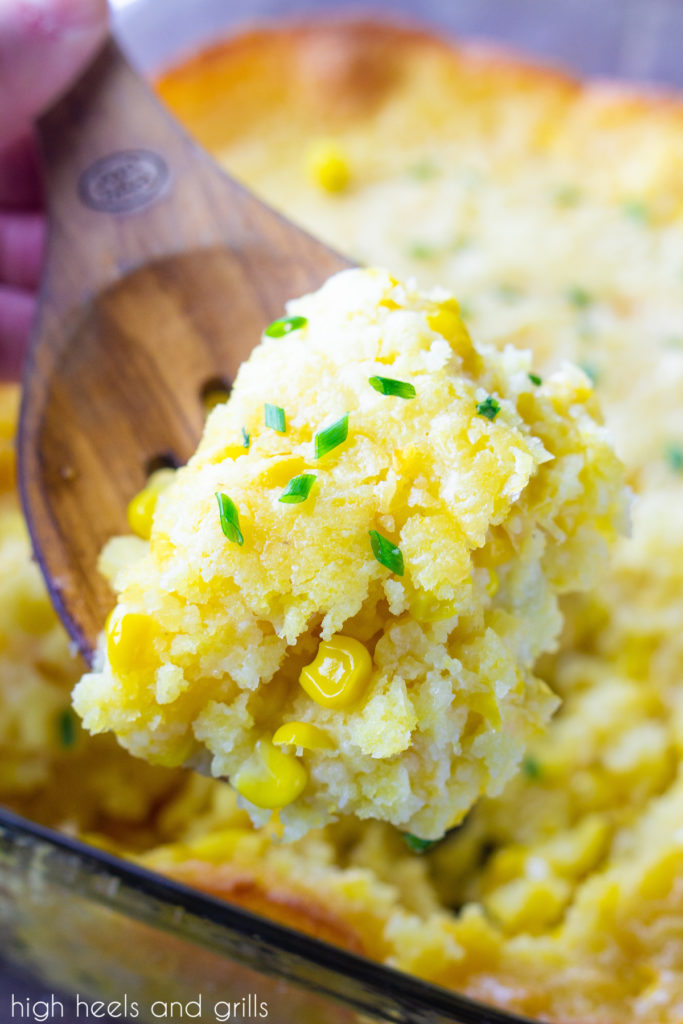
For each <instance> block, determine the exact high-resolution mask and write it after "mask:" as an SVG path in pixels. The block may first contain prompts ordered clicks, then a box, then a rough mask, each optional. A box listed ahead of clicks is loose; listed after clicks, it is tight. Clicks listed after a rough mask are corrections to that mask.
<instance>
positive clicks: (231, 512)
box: [216, 491, 244, 547]
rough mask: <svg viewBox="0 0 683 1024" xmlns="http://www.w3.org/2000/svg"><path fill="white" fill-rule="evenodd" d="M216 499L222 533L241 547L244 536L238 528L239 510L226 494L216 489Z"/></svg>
mask: <svg viewBox="0 0 683 1024" xmlns="http://www.w3.org/2000/svg"><path fill="white" fill-rule="evenodd" d="M216 501H217V502H218V512H219V514H220V517H221V529H222V530H223V533H224V534H225V536H226V537H227V538H228V540H231V541H232V542H233V544H239V545H240V547H241V546H242V544H244V537H243V536H242V531H241V530H240V517H239V512H238V511H237V508H236V506H235V503H234V501H232V499H231V498H229V497H228V496H227V494H221V493H220V491H216Z"/></svg>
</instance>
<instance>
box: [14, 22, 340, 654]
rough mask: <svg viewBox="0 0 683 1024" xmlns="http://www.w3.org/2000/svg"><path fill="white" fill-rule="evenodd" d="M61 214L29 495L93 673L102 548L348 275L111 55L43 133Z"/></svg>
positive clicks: (51, 577)
mask: <svg viewBox="0 0 683 1024" xmlns="http://www.w3.org/2000/svg"><path fill="white" fill-rule="evenodd" d="M38 134H39V138H40V143H41V146H42V152H43V157H44V164H45V183H46V196H47V205H48V214H49V238H48V247H47V259H46V266H45V272H44V277H43V283H42V291H41V298H40V308H39V313H38V317H37V321H36V327H35V330H34V334H33V338H32V342H31V348H30V353H29V357H28V362H27V367H26V373H25V377H24V390H23V404H22V410H21V423H20V430H19V481H20V488H21V496H22V501H23V504H24V510H25V513H26V518H27V520H28V526H29V530H30V532H31V537H32V541H33V547H34V551H35V555H36V558H37V560H38V562H39V563H40V566H41V568H42V571H43V574H44V576H45V579H46V580H47V585H48V587H49V590H50V594H51V596H52V600H53V602H54V605H55V607H56V609H57V611H58V613H59V614H60V616H61V618H62V620H63V622H64V624H65V625H66V627H67V629H68V631H69V633H70V635H71V637H72V639H73V640H74V641H75V643H76V645H77V646H78V649H79V650H80V652H81V654H82V655H83V656H84V657H85V658H86V660H88V661H90V660H91V658H92V653H93V651H94V648H95V644H96V640H97V636H98V634H99V632H100V631H101V629H102V627H103V624H104V621H105V617H106V615H107V612H108V611H109V610H110V608H111V607H112V604H113V595H112V593H111V590H110V589H109V587H108V585H107V584H106V582H105V581H104V579H103V578H102V577H101V576H100V574H99V573H98V571H97V560H98V556H99V553H100V551H101V549H102V546H103V544H104V543H105V542H106V541H107V539H108V538H110V537H112V536H113V535H116V534H120V533H125V532H128V527H127V522H126V506H127V503H128V501H129V500H130V498H131V497H132V496H133V495H134V494H135V493H136V492H137V491H138V490H140V489H141V487H143V486H144V483H145V480H146V477H147V475H148V473H149V471H150V469H151V468H154V467H155V466H158V465H160V464H174V465H179V464H182V463H183V462H185V461H186V460H187V459H188V458H189V456H190V455H191V454H192V452H193V451H194V449H195V447H196V445H197V442H198V440H199V437H200V435H201V431H202V426H203V422H204V418H205V409H204V402H203V395H204V393H205V390H206V388H207V387H211V386H212V385H213V382H216V381H224V382H226V383H228V384H229V383H230V382H231V381H232V380H233V379H234V376H235V374H236V372H237V369H238V367H239V365H240V363H241V362H242V361H243V360H244V359H245V358H246V357H247V356H248V354H249V352H250V351H251V349H252V348H253V347H254V345H256V344H257V343H258V341H259V339H260V335H261V332H262V330H263V328H264V327H265V326H266V325H267V324H268V323H269V322H270V321H271V320H274V319H275V318H277V317H279V316H282V315H283V304H284V302H285V300H286V299H288V298H291V297H292V296H296V295H301V294H303V293H305V292H308V291H311V290H312V289H315V288H317V287H319V285H320V284H322V282H323V281H324V280H325V279H326V278H328V277H329V276H330V275H331V274H333V273H335V272H336V271H338V270H341V269H343V268H345V267H348V266H350V264H349V262H348V261H347V260H345V259H344V258H343V257H341V256H339V255H338V254H337V253H335V252H332V251H331V250H330V249H328V248H326V247H325V246H324V245H322V244H321V243H320V242H318V241H316V239H314V238H312V237H311V236H310V235H307V234H306V233H305V232H304V231H301V230H299V228H297V227H295V226H294V225H292V224H290V223H289V222H288V221H286V220H284V219H283V218H282V217H280V216H279V215H278V214H277V213H275V212H274V211H273V210H271V209H269V208H268V207H267V206H265V205H264V204H263V203H261V202H259V201H258V200H257V199H256V198H255V197H254V196H253V195H251V194H250V193H249V192H247V191H246V190H245V189H244V188H242V187H241V186H240V185H239V184H237V182H235V181H233V180H231V179H230V178H229V177H227V176H226V175H225V174H223V172H222V171H221V170H220V169H219V168H218V167H217V166H216V165H215V164H214V163H213V162H212V161H211V160H210V159H209V157H208V156H207V154H206V153H205V152H203V150H201V149H200V148H199V147H198V146H197V144H196V143H194V142H193V141H192V140H191V139H190V138H189V137H188V136H187V135H186V134H185V133H184V132H183V131H182V130H181V128H180V127H179V126H178V124H177V123H176V122H175V121H174V119H173V118H172V117H171V116H170V115H169V114H168V113H167V111H166V110H165V109H164V108H163V107H162V105H161V104H160V103H159V101H158V100H157V98H156V97H155V96H154V94H153V93H152V92H151V90H150V89H149V88H148V86H147V85H146V84H145V83H144V82H143V81H142V79H141V78H140V77H139V76H138V75H137V74H136V73H135V72H134V71H133V70H132V68H131V67H130V66H129V65H128V64H127V62H126V61H125V59H124V58H123V56H122V54H121V53H120V51H119V50H118V48H117V46H116V44H115V43H114V42H112V41H109V42H108V43H107V44H106V45H105V46H104V48H103V49H102V51H101V52H100V54H99V55H98V57H97V58H96V59H95V61H94V63H93V64H92V66H91V67H90V68H89V69H88V70H87V72H86V73H85V75H84V76H83V77H82V78H81V79H80V80H79V81H78V83H77V84H76V85H75V87H74V88H73V89H72V90H71V91H70V92H69V93H68V94H67V95H66V96H65V97H64V99H62V100H61V101H60V102H59V103H58V104H57V105H56V106H55V107H54V108H53V109H52V110H50V111H49V112H48V113H47V114H46V115H45V116H44V117H43V118H42V120H41V121H40V124H39V125H38Z"/></svg>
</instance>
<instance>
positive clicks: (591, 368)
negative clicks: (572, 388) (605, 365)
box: [579, 363, 600, 385]
mask: <svg viewBox="0 0 683 1024" xmlns="http://www.w3.org/2000/svg"><path fill="white" fill-rule="evenodd" d="M579 366H580V367H581V369H582V370H583V372H584V373H585V374H586V376H587V377H588V379H589V381H590V382H591V384H593V385H595V384H597V383H598V378H599V377H600V371H599V370H598V368H597V366H595V365H594V364H593V363H579Z"/></svg>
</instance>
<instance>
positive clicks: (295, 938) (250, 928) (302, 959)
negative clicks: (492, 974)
mask: <svg viewBox="0 0 683 1024" xmlns="http://www.w3.org/2000/svg"><path fill="white" fill-rule="evenodd" d="M5 839H8V840H9V843H10V844H11V845H17V846H20V845H22V844H23V845H25V844H26V843H27V842H28V844H29V845H31V846H33V847H36V848H37V847H39V846H40V845H41V844H42V845H47V846H49V847H51V849H52V852H55V853H60V854H62V855H66V856H69V857H71V858H74V857H75V858H76V859H77V860H78V862H79V866H80V867H81V868H82V869H83V870H84V871H86V872H88V873H90V874H93V875H94V874H96V873H99V874H100V875H101V874H105V875H107V876H108V877H110V878H113V879H115V880H116V881H117V882H119V883H121V885H122V886H123V887H124V888H125V889H127V890H128V891H135V892H138V893H140V894H141V895H143V896H146V897H148V898H151V899H152V900H154V901H155V902H156V903H158V904H161V905H166V906H169V905H173V907H174V908H181V909H182V911H183V912H185V913H188V914H189V915H192V916H193V917H195V918H198V919H202V920H206V921H208V922H209V923H211V924H212V925H214V926H217V927H219V928H220V927H223V928H228V929H230V930H231V931H233V932H236V933H238V934H239V935H240V936H242V937H244V938H245V939H247V940H248V943H249V945H251V946H253V945H254V944H256V945H258V946H259V948H261V949H266V950H270V951H272V952H273V953H276V954H279V955H280V958H282V957H283V956H284V957H285V962H286V963H290V969H288V970H287V969H283V968H282V967H279V966H278V963H277V962H275V963H272V962H271V963H270V964H269V967H268V969H267V970H266V969H264V968H262V967H261V966H255V965H254V963H253V962H252V961H250V959H249V956H248V953H247V955H245V956H244V957H243V958H242V959H241V963H242V964H243V965H244V966H247V967H249V968H251V969H252V970H254V971H256V972H260V973H268V974H270V975H271V976H274V977H277V978H280V979H282V980H284V981H285V982H290V983H293V984H294V985H295V986H299V987H301V988H304V989H306V990H307V991H309V992H312V993H313V994H315V995H318V996H320V997H322V998H328V999H333V1000H334V1001H335V1002H337V1003H338V1004H340V1005H341V1006H343V1007H346V1008H347V1009H351V1010H353V1011H355V1012H357V1013H360V1014H369V1015H371V1016H373V1017H374V1018H375V1019H381V1020H385V1021H394V1022H404V1021H423V1022H424V1021H425V1020H426V1019H429V1021H430V1022H432V1024H537V1022H535V1021H533V1020H531V1019H530V1018H528V1017H522V1016H519V1015H518V1014H514V1013H512V1012H510V1011H508V1010H505V1009H501V1008H499V1007H495V1006H490V1005H488V1004H486V1003H482V1002H479V1001H478V1000H475V999H472V998H470V997H469V996H466V995H463V994H461V993H458V992H455V991H451V990H449V989H446V988H443V987H442V986H439V985H436V984H434V983H432V982H428V981H424V980H422V979H421V978H418V977H417V976H415V975H411V974H408V973H407V972H405V971H401V970H398V969H396V968H393V967H390V966H388V965H386V964H383V963H380V962H379V961H375V960H370V959H369V958H367V957H365V956H362V955H360V954H357V953H352V952H350V951H349V950H346V949H344V948H342V947H340V946H335V945H333V944H331V943H329V942H327V941H325V940H323V939H318V938H314V937H313V936H310V935H307V934H305V933H304V932H300V931H297V930H295V929H294V928H290V927H288V926H287V925H284V924H280V923H279V922H276V921H272V920H270V919H269V918H267V917H263V916H262V915H260V914H256V913H253V912H252V911H249V910H245V909H243V908H242V907H239V906H236V905H234V904H231V903H229V902H228V901H226V900H221V899H219V898H218V897H215V896H211V895H209V894H208V893H205V892H203V891H202V890H200V889H195V888H193V887H192V886H189V885H185V884H184V883H182V882H178V881H176V880H175V879H172V878H169V877H167V876H165V875H162V874H161V873H159V872H156V871H153V870H150V869H148V868H144V867H142V866H141V865H139V864H136V863H135V862H134V861H128V860H126V859H124V858H123V857H119V856H117V855H115V854H112V853H110V852H108V851H106V850H102V849H100V848H98V847H96V846H93V845H91V844H88V843H86V842H84V841H83V840H81V839H78V838H76V837H72V836H68V835H65V834H62V833H60V832H58V831H56V830H55V829H52V828H48V827H46V826H43V825H38V824H36V823H35V822H33V821H30V820H29V819H27V818H24V817H22V816H21V815H19V814H17V813H15V812H14V811H11V810H9V809H8V808H6V807H4V806H2V805H0V840H5ZM86 895H87V897H88V899H90V900H92V901H94V902H97V903H98V904H99V905H101V906H103V907H108V908H111V909H114V910H117V909H118V910H119V912H120V913H122V914H125V915H126V916H127V917H128V918H129V919H131V920H136V921H138V922H139V923H143V924H152V925H153V926H154V927H156V928H159V929H160V930H162V931H164V932H167V933H169V934H171V935H175V936H179V937H181V938H183V939H185V940H186V941H189V942H192V943H193V944H195V945H203V947H204V948H206V949H208V950H209V951H213V952H214V953H217V954H218V955H222V956H227V954H225V953H224V952H223V951H221V950H216V949H215V948H214V947H212V946H211V945H210V943H209V942H206V943H204V944H202V943H201V940H198V938H197V936H195V935H193V936H188V935H185V934H183V930H182V924H176V925H175V926H174V923H173V922H172V921H170V920H163V921H159V920H150V919H149V918H148V916H146V915H145V914H143V913H142V912H140V913H139V914H136V913H131V908H130V906H128V905H127V906H126V908H125V909H124V908H121V907H119V908H117V906H116V900H115V897H114V896H113V895H109V896H108V897H107V895H106V894H105V893H103V892H102V891H101V890H96V891H93V890H90V891H88V892H87V894H86ZM249 945H247V947H246V948H247V950H248V949H249ZM297 964H298V965H299V966H300V968H303V970H301V969H300V970H297V969H296V968H297ZM311 971H313V972H315V973H317V974H320V973H321V972H322V979H321V980H319V981H316V982H313V981H312V976H311ZM323 979H324V980H323ZM335 980H336V982H337V984H336V985H335V984H333V981H335ZM349 983H351V987H350V986H349Z"/></svg>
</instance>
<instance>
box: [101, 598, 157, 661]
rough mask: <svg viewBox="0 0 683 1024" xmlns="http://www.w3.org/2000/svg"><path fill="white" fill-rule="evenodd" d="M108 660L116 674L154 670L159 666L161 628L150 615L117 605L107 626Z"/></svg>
mask: <svg viewBox="0 0 683 1024" xmlns="http://www.w3.org/2000/svg"><path fill="white" fill-rule="evenodd" d="M105 631H106V636H107V659H108V661H109V664H110V665H111V669H112V672H113V673H114V675H117V676H121V677H125V676H128V675H130V674H131V673H134V672H135V673H152V672H155V671H156V670H157V668H158V667H159V656H158V655H157V652H156V649H155V647H156V640H157V639H158V637H159V636H160V635H161V630H160V628H159V626H158V625H157V624H156V622H155V621H154V619H153V618H151V616H149V615H140V614H139V613H137V612H125V611H123V610H122V609H121V608H115V609H114V611H113V612H112V614H111V615H110V616H109V618H108V619H107V624H106V626H105Z"/></svg>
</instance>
